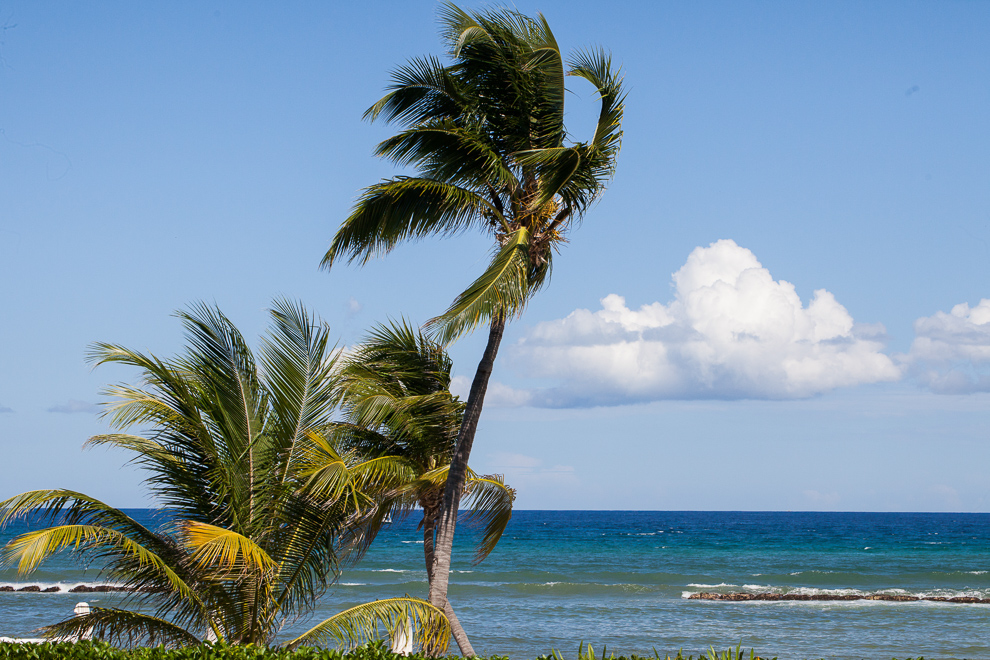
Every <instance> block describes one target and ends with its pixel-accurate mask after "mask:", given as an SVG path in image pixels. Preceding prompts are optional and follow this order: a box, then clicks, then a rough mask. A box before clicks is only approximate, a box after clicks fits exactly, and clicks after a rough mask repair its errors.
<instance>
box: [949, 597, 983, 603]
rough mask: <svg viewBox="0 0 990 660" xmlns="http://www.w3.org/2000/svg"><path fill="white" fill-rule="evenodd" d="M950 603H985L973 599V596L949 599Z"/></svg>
mask: <svg viewBox="0 0 990 660" xmlns="http://www.w3.org/2000/svg"><path fill="white" fill-rule="evenodd" d="M949 602H950V603H982V602H983V601H982V600H981V599H979V598H973V597H972V596H956V597H955V598H950V599H949Z"/></svg>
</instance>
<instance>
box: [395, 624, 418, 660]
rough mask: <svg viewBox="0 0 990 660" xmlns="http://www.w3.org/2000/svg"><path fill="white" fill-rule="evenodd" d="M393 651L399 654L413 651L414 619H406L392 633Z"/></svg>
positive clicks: (407, 653)
mask: <svg viewBox="0 0 990 660" xmlns="http://www.w3.org/2000/svg"><path fill="white" fill-rule="evenodd" d="M391 649H392V653H397V654H399V655H409V654H410V653H412V651H413V630H412V621H410V620H409V619H406V620H405V621H403V622H402V623H400V624H399V625H398V626H396V627H395V632H394V633H393V634H392V644H391Z"/></svg>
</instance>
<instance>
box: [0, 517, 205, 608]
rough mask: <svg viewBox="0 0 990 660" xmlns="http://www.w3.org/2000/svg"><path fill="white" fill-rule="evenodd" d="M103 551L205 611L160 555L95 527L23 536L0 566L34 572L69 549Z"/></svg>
mask: <svg viewBox="0 0 990 660" xmlns="http://www.w3.org/2000/svg"><path fill="white" fill-rule="evenodd" d="M70 547H72V548H75V549H77V550H78V549H87V548H100V549H102V550H104V551H105V552H106V553H108V554H110V555H114V554H116V555H123V556H126V557H130V558H132V559H133V560H134V561H135V562H136V563H137V564H138V565H140V566H142V567H145V568H146V569H148V570H151V571H153V572H154V573H156V574H157V575H158V576H159V577H160V582H159V584H161V585H163V586H167V587H168V588H169V589H170V590H172V591H175V592H177V593H178V594H179V595H181V596H182V598H183V599H184V600H186V601H188V602H190V603H194V604H196V605H197V606H198V608H199V610H200V611H203V610H204V609H205V606H204V605H203V603H202V600H201V599H200V597H199V596H198V595H197V594H196V593H195V591H193V589H191V588H190V586H189V585H187V584H186V583H185V581H184V580H183V579H182V578H181V577H180V576H179V575H178V574H177V573H176V571H175V569H174V568H173V567H172V566H169V565H168V563H167V562H166V561H165V560H164V559H163V558H162V557H160V556H159V555H158V554H156V553H154V552H152V551H150V550H148V549H147V548H146V547H144V546H143V545H141V544H140V543H137V542H135V541H134V540H132V539H130V538H128V537H127V536H126V535H124V534H121V533H120V532H118V531H117V530H114V529H109V528H107V527H99V526H96V525H58V526H55V527H49V528H46V529H41V530H37V531H33V532H27V533H25V534H21V535H20V536H17V537H16V538H13V539H11V540H10V541H9V542H8V543H7V545H5V546H4V547H3V551H2V553H0V565H3V564H11V563H14V562H17V570H18V573H19V574H26V573H30V572H32V571H34V570H35V569H36V568H37V567H38V566H39V565H40V564H41V563H42V562H43V561H44V560H46V559H48V558H49V557H51V556H52V555H54V554H56V553H58V552H60V551H62V550H65V549H66V548H70Z"/></svg>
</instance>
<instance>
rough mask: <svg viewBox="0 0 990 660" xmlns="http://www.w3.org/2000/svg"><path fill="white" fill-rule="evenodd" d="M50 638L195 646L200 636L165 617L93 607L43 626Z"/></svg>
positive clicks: (133, 644) (122, 643)
mask: <svg viewBox="0 0 990 660" xmlns="http://www.w3.org/2000/svg"><path fill="white" fill-rule="evenodd" d="M42 634H44V636H45V637H47V638H49V639H56V640H73V639H88V638H93V639H99V640H103V641H106V642H110V643H111V644H115V645H117V646H125V647H129V648H133V647H135V646H157V645H163V646H166V647H169V648H176V647H181V646H192V645H195V644H199V643H200V639H199V638H198V637H196V636H195V635H193V634H192V633H190V632H189V631H187V630H185V629H184V628H182V627H180V626H177V625H175V624H174V623H171V622H169V621H166V620H165V619H161V618H158V617H155V616H151V615H148V614H142V613H140V612H132V611H129V610H122V609H116V608H104V607H92V608H91V610H90V612H89V614H83V615H80V616H75V617H73V618H71V619H66V620H65V621H61V622H59V623H56V624H54V625H50V626H45V627H44V628H42Z"/></svg>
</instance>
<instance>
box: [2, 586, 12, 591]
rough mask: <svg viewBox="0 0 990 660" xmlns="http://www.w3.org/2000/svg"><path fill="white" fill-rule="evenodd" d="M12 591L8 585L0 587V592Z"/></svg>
mask: <svg viewBox="0 0 990 660" xmlns="http://www.w3.org/2000/svg"><path fill="white" fill-rule="evenodd" d="M13 590H14V588H13V587H11V586H10V585H5V586H2V587H0V591H13Z"/></svg>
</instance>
